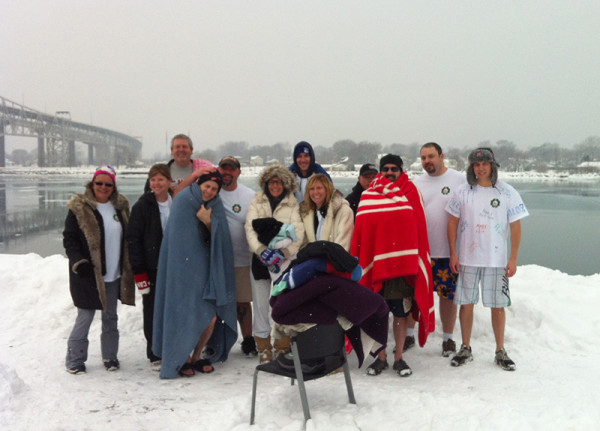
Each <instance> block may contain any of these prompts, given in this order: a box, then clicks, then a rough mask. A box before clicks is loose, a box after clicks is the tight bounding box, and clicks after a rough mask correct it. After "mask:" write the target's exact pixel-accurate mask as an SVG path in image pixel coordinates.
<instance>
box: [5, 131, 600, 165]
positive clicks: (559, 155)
mask: <svg viewBox="0 0 600 431" xmlns="http://www.w3.org/2000/svg"><path fill="white" fill-rule="evenodd" d="M424 143H425V142H414V143H411V144H402V143H393V144H389V145H382V144H380V143H378V142H369V141H361V142H355V141H353V140H351V139H343V140H339V141H337V142H334V143H333V145H331V146H329V147H326V146H324V145H313V148H314V150H315V154H316V159H317V160H316V161H317V162H318V163H321V164H336V163H339V164H343V165H344V166H346V168H347V169H348V170H354V169H356V168H357V167H359V166H361V165H362V164H363V163H367V162H371V163H375V162H376V161H377V160H378V156H379V155H380V154H387V153H392V154H398V155H400V156H401V157H402V159H403V160H404V164H405V165H406V167H408V166H410V165H411V164H412V163H414V162H415V161H417V160H418V159H419V152H420V149H421V145H423V144H424ZM438 144H440V145H441V146H442V148H443V149H444V154H445V156H446V159H450V160H453V161H454V162H455V163H456V165H455V167H456V169H458V170H464V168H465V164H466V162H467V157H468V155H469V153H470V152H471V151H472V150H473V149H474V148H476V147H488V148H491V149H492V151H493V152H494V154H495V156H496V160H497V161H498V163H500V166H501V169H502V170H504V171H531V170H534V171H538V172H545V171H547V170H575V169H577V168H578V167H579V166H580V165H581V164H582V163H584V162H600V137H599V136H590V137H588V138H586V139H585V140H583V141H582V142H580V143H578V144H575V145H574V146H573V147H572V148H566V147H564V146H561V145H559V144H557V143H544V144H542V145H539V146H534V147H531V148H529V149H519V148H517V145H516V144H515V143H514V142H511V141H507V140H500V141H497V142H495V143H491V142H490V141H484V142H479V143H478V144H477V145H473V146H465V147H464V148H454V147H447V146H445V145H444V143H443V142H438ZM294 145H295V143H294V144H290V143H288V142H278V143H276V144H273V145H252V146H251V145H250V144H248V142H245V141H231V142H225V143H223V144H221V145H219V146H218V147H217V148H216V149H212V148H203V147H202V144H201V143H200V144H199V145H198V144H197V148H196V152H195V153H194V156H193V157H200V158H202V159H205V160H209V161H211V162H213V163H218V161H219V160H220V159H221V158H222V157H224V156H231V155H233V156H236V157H238V158H240V161H241V162H242V163H243V164H248V163H249V162H250V158H251V157H253V156H259V157H260V158H261V159H262V160H263V164H268V163H271V162H274V161H277V162H279V163H281V164H287V163H290V162H291V156H292V149H293V147H294ZM113 156H114V157H112V158H115V157H116V159H115V160H108V159H107V162H108V163H115V164H128V165H129V164H131V163H130V162H131V158H130V157H123V156H122V155H121V156H119V155H113ZM98 157H99V156H98V155H97V157H96V159H99V158H98ZM169 158H170V156H169V155H166V154H155V155H154V156H153V157H151V158H150V159H147V160H143V161H144V163H145V164H148V165H150V164H152V163H157V162H164V161H166V160H168V159H169ZM7 159H8V160H11V161H12V162H13V163H14V164H17V165H21V166H29V165H32V164H34V163H35V162H36V160H37V149H33V150H31V151H26V150H23V149H15V150H13V151H12V152H11V153H10V154H7ZM596 170H598V168H597V167H593V166H590V167H587V168H586V167H583V168H579V171H583V172H585V171H596Z"/></svg>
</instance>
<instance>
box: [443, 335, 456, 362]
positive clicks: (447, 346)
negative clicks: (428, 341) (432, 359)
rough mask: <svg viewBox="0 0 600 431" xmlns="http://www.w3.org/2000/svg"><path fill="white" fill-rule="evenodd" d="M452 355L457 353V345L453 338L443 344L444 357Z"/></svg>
mask: <svg viewBox="0 0 600 431" xmlns="http://www.w3.org/2000/svg"><path fill="white" fill-rule="evenodd" d="M452 353H456V343H455V342H454V340H453V339H452V338H449V339H448V340H446V341H444V342H443V343H442V356H443V357H444V358H447V357H448V356H450V355H451V354H452Z"/></svg>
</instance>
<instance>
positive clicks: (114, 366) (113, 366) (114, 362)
mask: <svg viewBox="0 0 600 431" xmlns="http://www.w3.org/2000/svg"><path fill="white" fill-rule="evenodd" d="M120 367H121V366H120V365H119V360H118V359H106V360H104V368H106V371H117V370H118V369H119V368H120Z"/></svg>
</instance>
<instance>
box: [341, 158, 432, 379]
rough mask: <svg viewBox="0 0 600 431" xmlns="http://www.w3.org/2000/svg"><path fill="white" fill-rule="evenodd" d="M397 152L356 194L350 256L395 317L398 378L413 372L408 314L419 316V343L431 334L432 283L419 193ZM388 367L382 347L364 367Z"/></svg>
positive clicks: (366, 283) (375, 372) (370, 372)
mask: <svg viewBox="0 0 600 431" xmlns="http://www.w3.org/2000/svg"><path fill="white" fill-rule="evenodd" d="M402 166H403V163H402V159H401V158H400V156H397V155H393V154H388V155H386V156H384V157H382V158H381V161H380V163H379V172H380V173H379V174H378V175H377V177H375V180H374V181H373V182H372V183H371V184H370V185H369V188H368V189H367V190H365V191H364V192H363V194H362V196H361V199H360V203H359V206H358V212H357V215H356V224H355V228H354V235H353V237H352V248H351V254H352V255H353V256H358V260H359V263H360V265H361V266H362V267H363V268H364V271H363V277H362V279H361V280H360V284H362V285H364V286H366V287H368V288H369V289H372V290H373V291H375V292H379V293H380V294H381V295H383V296H384V298H385V299H386V302H387V303H388V306H389V307H390V311H391V312H392V314H393V315H394V323H393V325H394V331H393V333H394V342H395V344H396V350H395V353H394V362H393V369H394V370H395V371H396V372H397V373H398V375H400V376H401V377H407V376H410V375H411V374H412V370H411V368H410V367H409V366H408V364H407V363H406V362H405V361H404V360H403V358H402V347H403V346H404V340H405V338H406V328H407V325H408V319H407V318H408V316H409V314H411V313H412V314H413V316H414V317H415V318H417V316H418V321H419V344H420V345H421V346H423V345H424V344H425V342H426V341H427V336H428V334H429V333H430V332H433V330H434V326H435V318H434V314H433V283H432V280H431V259H430V256H429V242H428V240H427V225H426V223H425V210H424V208H423V202H422V199H421V195H420V193H419V191H418V189H417V188H416V187H415V185H414V184H413V183H412V181H410V180H409V179H408V176H407V175H406V173H405V172H403V170H402ZM388 367H389V364H388V362H387V355H386V352H385V349H382V350H380V352H379V354H378V357H377V359H376V360H375V361H374V362H373V363H372V364H371V365H369V367H368V368H367V374H368V375H371V376H377V375H379V374H381V372H382V371H383V370H385V369H386V368H388Z"/></svg>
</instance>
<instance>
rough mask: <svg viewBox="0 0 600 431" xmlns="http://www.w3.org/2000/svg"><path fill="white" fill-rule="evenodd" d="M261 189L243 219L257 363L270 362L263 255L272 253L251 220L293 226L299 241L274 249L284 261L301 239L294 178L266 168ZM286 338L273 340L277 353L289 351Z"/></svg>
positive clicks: (276, 167)
mask: <svg viewBox="0 0 600 431" xmlns="http://www.w3.org/2000/svg"><path fill="white" fill-rule="evenodd" d="M258 185H259V187H260V190H259V191H258V193H256V197H255V198H254V200H253V201H252V202H251V203H250V207H249V208H248V214H247V216H246V225H245V229H246V237H247V238H248V245H249V247H250V251H251V252H252V253H254V254H253V257H252V274H253V277H252V280H251V281H252V306H253V307H252V308H253V314H254V324H253V332H254V338H255V340H256V346H257V350H258V352H259V355H260V356H259V360H260V362H268V361H270V360H272V359H273V345H271V323H270V321H269V318H270V306H269V298H270V296H271V277H270V275H269V271H268V270H267V266H266V265H269V264H270V262H265V260H264V258H263V255H268V254H270V253H273V250H271V249H269V248H268V247H267V245H266V244H263V243H262V242H260V241H259V239H258V234H257V232H256V231H255V230H254V228H253V227H252V220H254V219H258V218H267V217H273V218H275V219H276V220H277V221H280V222H282V223H285V224H290V225H293V226H294V227H295V228H296V236H297V237H298V241H294V242H292V243H291V244H290V245H289V246H287V247H285V248H282V249H281V250H275V251H277V252H278V253H279V255H283V258H284V259H287V260H289V259H293V258H294V257H295V256H296V253H298V250H299V249H300V244H302V242H303V240H304V225H303V224H302V220H301V219H300V212H299V206H298V201H297V200H296V197H295V196H294V191H295V190H296V187H297V186H298V185H297V183H296V179H295V178H294V175H293V174H292V173H291V172H290V171H289V170H288V169H286V168H284V167H283V166H281V165H274V166H269V167H267V168H265V169H264V170H263V171H262V172H261V174H260V175H259V177H258ZM289 342H290V341H289V337H286V338H280V339H277V340H275V350H276V353H286V352H287V351H289Z"/></svg>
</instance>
